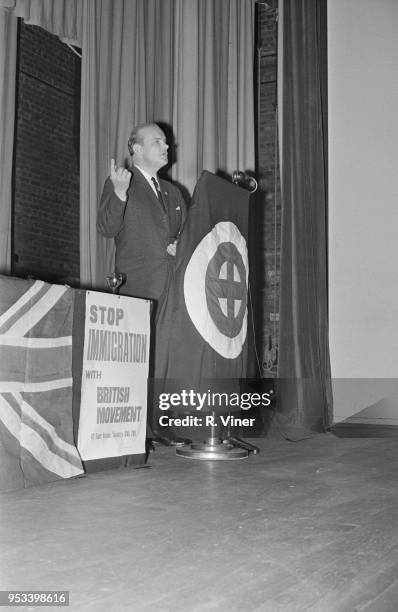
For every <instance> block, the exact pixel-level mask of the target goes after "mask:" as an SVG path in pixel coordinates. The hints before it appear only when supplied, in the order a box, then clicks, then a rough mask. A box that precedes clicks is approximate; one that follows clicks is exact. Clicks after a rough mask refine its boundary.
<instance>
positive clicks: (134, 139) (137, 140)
mask: <svg viewBox="0 0 398 612" xmlns="http://www.w3.org/2000/svg"><path fill="white" fill-rule="evenodd" d="M155 125H156V127H158V125H157V123H153V122H150V123H139V124H138V125H136V126H135V127H134V128H133V129H132V130H131V134H130V138H129V139H128V143H127V146H128V149H129V152H130V155H134V150H133V146H134V145H135V144H142V136H141V134H140V132H141V130H142V128H145V127H149V126H155Z"/></svg>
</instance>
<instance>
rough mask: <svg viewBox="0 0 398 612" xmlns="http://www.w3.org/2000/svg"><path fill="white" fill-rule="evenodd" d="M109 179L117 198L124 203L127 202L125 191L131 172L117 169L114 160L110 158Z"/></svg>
mask: <svg viewBox="0 0 398 612" xmlns="http://www.w3.org/2000/svg"><path fill="white" fill-rule="evenodd" d="M110 178H111V181H112V183H113V189H114V192H115V193H116V195H117V197H118V198H120V200H123V201H124V202H125V201H126V200H127V190H128V188H129V185H130V180H131V172H130V171H129V170H126V168H118V167H117V166H116V162H115V160H114V159H113V158H112V159H111V173H110Z"/></svg>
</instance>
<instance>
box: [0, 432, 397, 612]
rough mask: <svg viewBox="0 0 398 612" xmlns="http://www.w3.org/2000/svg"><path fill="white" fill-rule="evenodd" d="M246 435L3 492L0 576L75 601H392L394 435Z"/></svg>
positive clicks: (94, 607) (340, 606)
mask: <svg viewBox="0 0 398 612" xmlns="http://www.w3.org/2000/svg"><path fill="white" fill-rule="evenodd" d="M253 442H255V443H258V444H259V445H260V446H261V453H260V454H259V455H256V456H253V455H252V456H250V457H249V458H248V459H245V460H241V461H228V462H225V461H213V462H211V461H198V460H192V459H185V458H181V457H177V456H176V455H175V452H174V449H172V448H168V447H157V449H156V452H155V453H152V454H151V456H150V460H149V463H150V465H151V466H152V467H151V468H150V469H148V468H144V469H142V468H141V469H134V468H124V469H120V470H112V471H108V472H102V473H97V474H92V475H89V476H87V477H84V478H80V479H76V480H73V481H63V482H57V483H55V484H52V485H46V486H42V487H35V488H30V489H25V490H21V491H16V492H10V493H3V494H1V495H0V505H1V509H0V512H1V524H0V539H1V542H0V545H1V552H0V555H1V560H0V563H1V566H0V575H1V589H13V590H15V589H24V590H27V589H35V590H39V589H45V590H51V589H67V590H69V591H70V606H69V608H46V609H60V610H62V609H69V610H73V611H75V610H76V611H82V612H85V611H93V612H102V611H110V610H115V611H118V612H119V611H124V610H128V611H133V612H135V611H137V612H145V611H147V610H151V611H156V612H158V611H167V612H210V611H213V610H217V611H221V612H224V611H225V612H229V611H235V610H236V611H238V610H239V611H242V612H251V611H264V612H265V611H269V612H278V611H282V610H283V611H288V612H293V611H301V610H311V611H315V612H329V611H330V612H340V611H342V612H354V611H365V610H366V611H367V612H386V611H391V612H396V611H397V610H398V520H397V514H398V487H397V476H398V445H397V442H396V439H394V438H389V439H359V438H355V439H347V438H343V439H342V438H336V437H334V436H333V435H332V434H327V435H320V436H316V437H314V438H312V439H308V440H304V441H301V442H296V443H292V442H290V443H289V442H286V441H282V440H267V439H263V440H261V441H254V440H253ZM1 609H4V610H5V609H7V608H1ZM11 609H12V610H23V609H24V610H34V609H35V608H10V610H11ZM36 609H37V610H43V608H36Z"/></svg>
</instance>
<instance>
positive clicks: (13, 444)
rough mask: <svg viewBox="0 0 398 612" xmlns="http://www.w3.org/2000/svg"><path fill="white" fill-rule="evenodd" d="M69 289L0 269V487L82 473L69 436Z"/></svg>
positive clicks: (70, 329)
mask: <svg viewBox="0 0 398 612" xmlns="http://www.w3.org/2000/svg"><path fill="white" fill-rule="evenodd" d="M73 304H74V292H73V290H72V289H70V288H68V287H66V286H64V285H51V284H48V283H44V282H43V281H29V280H21V279H16V278H10V277H6V276H0V461H1V463H0V490H5V489H15V488H19V487H26V486H30V485H34V484H40V483H44V482H49V481H52V480H57V479H61V478H70V477H73V476H77V475H79V474H82V473H83V467H82V463H81V460H80V456H79V454H78V452H77V449H76V447H75V445H74V442H73V433H72V431H73V426H72V322H73Z"/></svg>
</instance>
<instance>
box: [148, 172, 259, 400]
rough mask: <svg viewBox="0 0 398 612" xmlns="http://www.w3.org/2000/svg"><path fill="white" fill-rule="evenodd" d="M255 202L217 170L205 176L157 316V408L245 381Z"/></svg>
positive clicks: (204, 174)
mask: <svg viewBox="0 0 398 612" xmlns="http://www.w3.org/2000/svg"><path fill="white" fill-rule="evenodd" d="M249 199H250V193H249V192H248V191H246V190H244V189H242V188H240V187H237V186H236V185H234V184H233V183H230V182H229V181H226V180H225V179H222V178H220V177H218V176H215V175H213V174H211V173H210V172H207V171H204V172H203V173H202V175H201V176H200V178H199V181H198V183H197V185H196V188H195V191H194V195H193V198H192V204H191V207H190V210H189V214H188V219H187V223H186V225H185V228H184V231H183V233H182V236H181V239H180V243H179V245H178V253H177V263H176V277H175V283H174V285H173V292H172V294H171V295H169V299H168V300H167V301H166V303H165V307H164V309H163V312H160V313H159V318H158V324H157V330H156V347H155V361H154V377H155V379H156V392H155V397H154V404H155V406H156V403H157V398H158V396H159V392H162V391H163V392H164V391H165V390H171V389H172V390H177V391H178V387H183V388H189V389H193V388H194V389H196V390H197V391H202V392H204V391H206V392H207V391H208V390H209V384H210V383H209V380H211V379H213V380H214V381H215V382H214V387H213V388H212V389H210V390H217V391H228V392H229V391H232V390H235V389H236V385H238V384H239V379H240V378H244V377H245V376H246V362H247V327H248V309H247V295H248V275H249V266H248V250H247V233H248V209H249ZM221 380H222V381H224V383H223V384H221V385H220V381H221ZM204 387H206V388H204ZM204 408H205V407H204ZM209 408H210V407H209Z"/></svg>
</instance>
